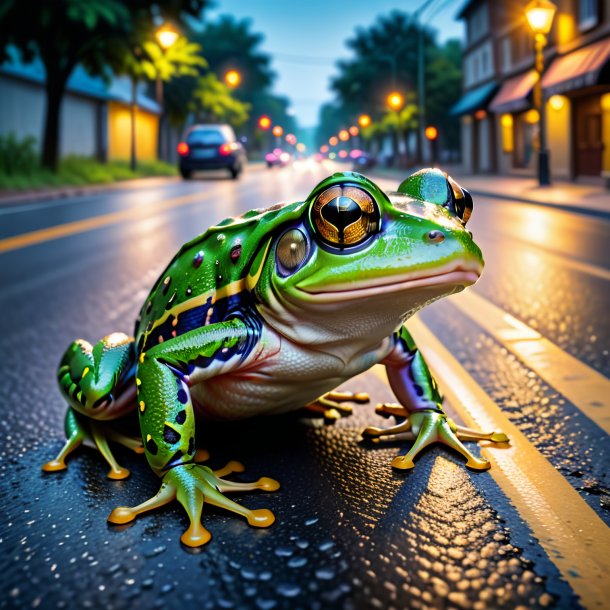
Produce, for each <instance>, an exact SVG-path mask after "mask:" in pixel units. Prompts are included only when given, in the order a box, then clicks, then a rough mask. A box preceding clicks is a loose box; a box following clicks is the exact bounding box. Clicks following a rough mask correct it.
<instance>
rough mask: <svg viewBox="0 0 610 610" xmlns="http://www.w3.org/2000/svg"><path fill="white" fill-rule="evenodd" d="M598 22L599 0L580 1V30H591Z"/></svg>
mask: <svg viewBox="0 0 610 610" xmlns="http://www.w3.org/2000/svg"><path fill="white" fill-rule="evenodd" d="M598 22H599V7H598V0H580V1H579V3H578V27H579V28H580V30H581V31H584V30H589V29H591V28H592V27H595V26H596V25H597V23H598Z"/></svg>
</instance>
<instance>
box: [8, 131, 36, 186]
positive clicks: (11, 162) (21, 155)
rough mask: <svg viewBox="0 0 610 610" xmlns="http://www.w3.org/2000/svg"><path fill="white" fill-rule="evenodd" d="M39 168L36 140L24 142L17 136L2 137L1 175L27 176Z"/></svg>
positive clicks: (30, 139) (27, 138)
mask: <svg viewBox="0 0 610 610" xmlns="http://www.w3.org/2000/svg"><path fill="white" fill-rule="evenodd" d="M37 167H38V153H37V152H36V138H34V137H32V136H28V137H26V138H23V139H22V140H19V139H17V137H16V136H15V134H13V133H9V134H8V135H0V173H1V174H6V175H8V176H14V175H16V174H27V173H28V172H31V171H33V170H34V169H36V168H37Z"/></svg>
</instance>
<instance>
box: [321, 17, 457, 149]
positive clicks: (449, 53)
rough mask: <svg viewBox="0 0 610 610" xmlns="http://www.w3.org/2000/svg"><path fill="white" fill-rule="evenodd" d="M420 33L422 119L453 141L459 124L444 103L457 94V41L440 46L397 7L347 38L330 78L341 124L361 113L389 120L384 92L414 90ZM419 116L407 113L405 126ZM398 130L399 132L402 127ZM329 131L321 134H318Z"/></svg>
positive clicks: (415, 123) (415, 124)
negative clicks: (346, 53)
mask: <svg viewBox="0 0 610 610" xmlns="http://www.w3.org/2000/svg"><path fill="white" fill-rule="evenodd" d="M420 34H421V36H422V37H423V48H424V54H425V57H424V70H425V74H424V80H425V83H426V113H425V115H426V120H427V122H430V123H433V124H435V125H436V126H437V127H438V128H439V131H440V132H441V134H442V135H443V137H444V142H445V144H451V145H452V146H453V145H455V144H454V143H455V141H457V138H458V127H459V125H458V122H457V119H455V118H454V117H450V116H448V113H447V108H448V107H449V106H450V105H451V104H452V103H454V102H455V101H456V100H457V98H459V96H460V95H461V65H460V62H461V49H460V47H459V43H458V42H457V41H449V42H447V43H446V44H445V45H444V46H442V47H439V46H438V45H437V44H436V40H435V38H436V33H435V31H434V30H433V29H431V28H428V27H424V26H421V25H420V24H418V23H417V22H416V21H414V20H413V19H412V18H411V16H410V15H408V14H406V13H402V12H400V11H393V12H391V13H390V14H389V15H382V16H380V17H379V18H378V19H377V21H376V22H375V23H374V24H373V25H371V26H370V27H368V28H358V29H357V30H356V33H355V35H354V36H353V37H352V38H350V39H349V40H348V41H347V46H348V47H349V48H350V49H351V50H352V52H353V57H352V58H350V59H347V60H342V61H340V62H338V64H337V65H338V68H339V75H338V76H337V77H336V78H334V79H333V81H332V83H331V87H332V89H333V91H334V92H335V96H336V97H335V103H334V106H335V114H336V115H340V116H342V118H343V121H344V123H343V125H346V124H350V123H351V122H353V121H355V120H356V118H357V117H358V115H359V114H361V113H366V114H369V115H370V116H371V117H372V118H373V120H374V121H381V122H383V121H385V122H386V123H387V122H388V121H390V122H392V121H393V120H394V119H393V118H392V117H388V115H387V114H386V113H387V106H386V97H387V95H388V93H389V92H390V91H391V90H392V89H397V90H398V91H400V92H402V93H403V95H404V96H405V97H408V95H409V94H411V95H413V94H415V93H416V92H417V81H418V79H417V66H418V61H417V60H418V36H419V35H420ZM323 112H327V111H323ZM419 115H420V113H419V112H416V113H414V114H413V113H412V116H411V117H410V119H409V121H408V123H409V127H408V129H409V130H413V129H417V128H418V121H419ZM384 117H385V118H384ZM321 123H322V125H324V124H325V123H328V117H325V116H324V115H323V114H322V115H321ZM401 130H402V131H403V133H404V130H405V128H404V127H401ZM331 133H332V132H331ZM379 133H380V132H379V130H376V134H377V135H378V134H379ZM328 135H330V133H326V134H325V133H321V137H322V138H323V139H326V138H327V137H328ZM407 137H408V135H407ZM418 156H419V155H418Z"/></svg>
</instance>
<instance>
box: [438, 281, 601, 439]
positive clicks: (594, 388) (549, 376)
mask: <svg viewBox="0 0 610 610" xmlns="http://www.w3.org/2000/svg"><path fill="white" fill-rule="evenodd" d="M448 302H449V303H451V304H452V305H453V306H454V307H457V308H458V309H459V310H460V311H461V312H462V313H464V314H465V315H467V316H468V317H469V318H471V319H472V320H473V321H474V322H475V323H476V324H477V325H478V326H480V327H481V328H482V329H483V330H485V331H487V332H488V333H489V334H490V335H491V336H492V337H494V338H495V339H496V340H497V341H499V342H500V343H502V345H503V346H504V347H505V348H506V349H507V350H509V351H510V352H511V353H513V354H514V355H515V356H517V357H518V358H519V359H520V360H521V361H522V362H523V363H524V364H525V366H527V367H528V368H530V369H532V370H533V371H535V372H536V374H537V375H538V376H539V377H540V378H541V379H542V380H543V381H544V382H545V383H548V384H549V385H550V386H552V387H553V388H555V389H556V390H557V391H558V392H559V393H560V394H562V395H563V396H565V397H566V398H567V399H568V400H569V401H570V402H571V403H573V404H574V406H576V407H577V408H578V409H579V410H580V411H581V412H582V413H584V414H585V415H586V416H587V417H588V418H589V419H591V420H592V421H594V422H595V423H596V424H597V425H598V426H599V427H600V428H601V429H602V430H604V432H606V433H607V434H610V380H609V379H608V378H607V377H605V376H604V375H602V374H601V373H598V372H597V371H596V370H594V369H592V368H591V367H589V366H587V365H586V364H584V363H582V362H581V361H580V360H578V359H577V358H574V356H570V354H567V353H566V352H564V351H563V350H562V349H560V348H559V347H557V346H556V345H555V344H554V343H552V342H551V341H549V340H548V339H546V338H545V337H543V336H542V335H541V334H540V333H538V332H537V331H535V330H534V329H533V328H530V327H529V326H527V325H525V324H523V323H522V322H520V321H519V320H517V319H516V318H514V317H513V316H511V315H510V314H507V313H506V312H505V311H503V310H502V309H500V308H499V307H497V306H496V305H494V304H493V303H491V302H490V301H488V300H487V299H485V298H483V297H482V296H480V295H479V294H477V293H476V292H474V291H473V290H466V291H464V292H462V293H460V294H457V295H454V296H452V297H449V299H448Z"/></svg>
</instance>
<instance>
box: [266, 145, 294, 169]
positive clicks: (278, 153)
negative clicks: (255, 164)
mask: <svg viewBox="0 0 610 610" xmlns="http://www.w3.org/2000/svg"><path fill="white" fill-rule="evenodd" d="M291 161H292V155H291V154H290V153H289V152H286V151H285V150H282V149H281V148H274V149H273V150H272V151H271V152H268V153H267V154H266V155H265V162H266V163H267V167H274V166H276V165H277V166H278V167H285V166H286V165H288V164H289V163H290V162H291Z"/></svg>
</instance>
